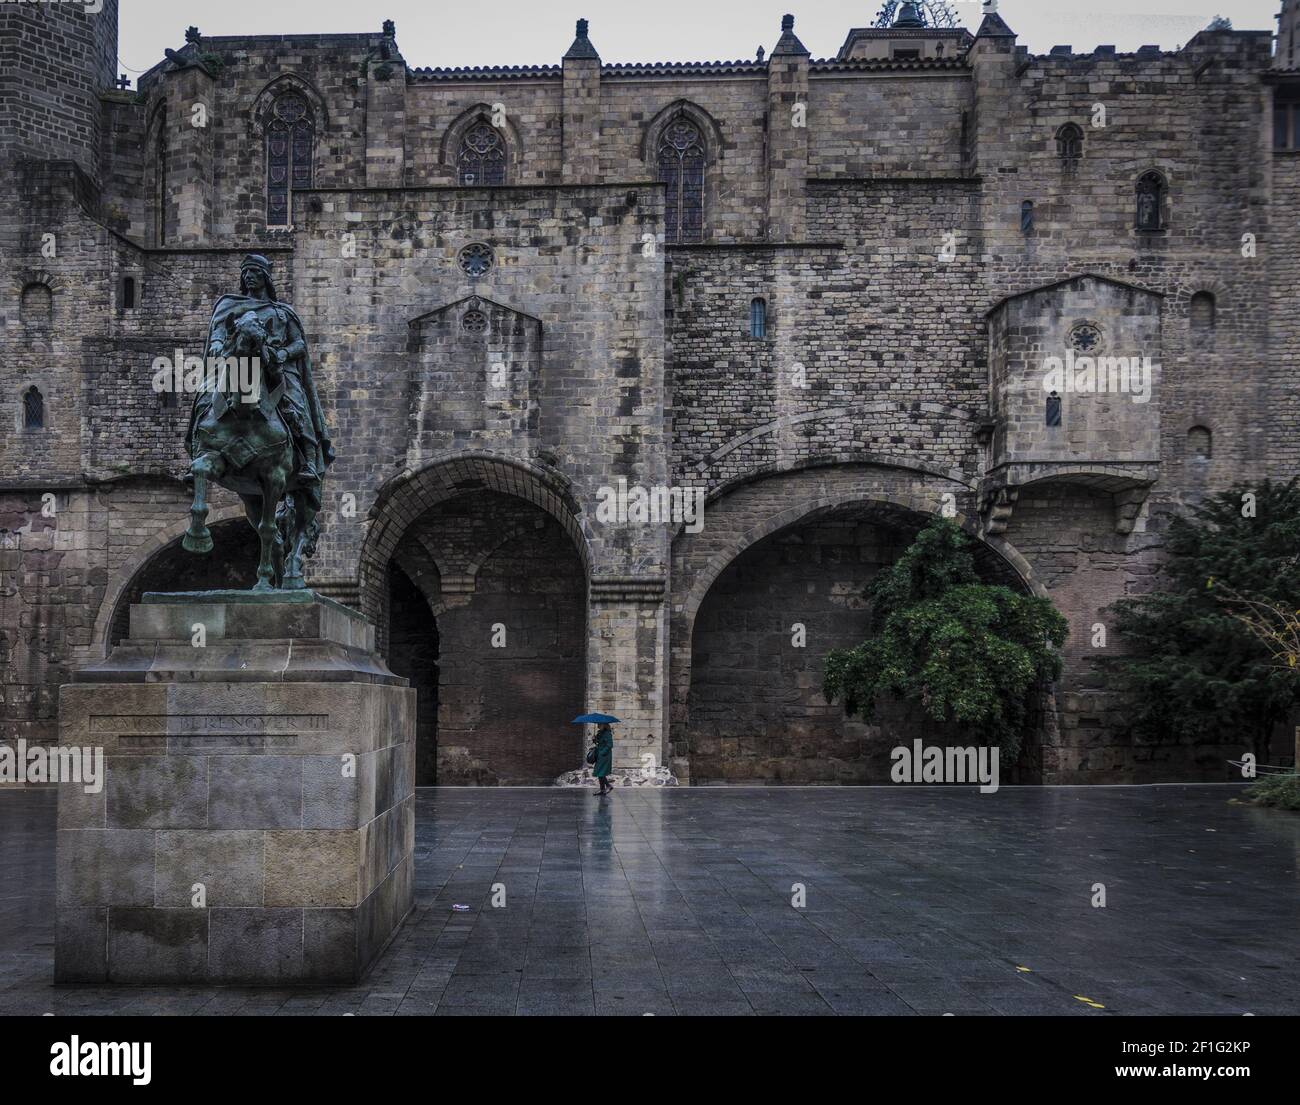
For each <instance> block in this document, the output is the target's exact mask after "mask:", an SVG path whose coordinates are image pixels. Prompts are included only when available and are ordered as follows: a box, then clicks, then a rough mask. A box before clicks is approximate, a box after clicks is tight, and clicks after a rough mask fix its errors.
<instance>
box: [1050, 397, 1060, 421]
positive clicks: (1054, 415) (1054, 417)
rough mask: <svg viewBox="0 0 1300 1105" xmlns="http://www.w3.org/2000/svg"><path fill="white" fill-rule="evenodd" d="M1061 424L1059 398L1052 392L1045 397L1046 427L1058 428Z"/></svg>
mask: <svg viewBox="0 0 1300 1105" xmlns="http://www.w3.org/2000/svg"><path fill="white" fill-rule="evenodd" d="M1060 424H1061V397H1060V396H1059V395H1057V394H1056V392H1052V393H1051V394H1050V395H1049V396H1048V397H1047V425H1049V426H1059V425H1060Z"/></svg>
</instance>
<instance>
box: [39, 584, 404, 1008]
mask: <svg viewBox="0 0 1300 1105" xmlns="http://www.w3.org/2000/svg"><path fill="white" fill-rule="evenodd" d="M168 605H172V604H170V603H169V604H168ZM260 608H261V609H263V610H267V609H271V610H274V609H275V607H274V606H272V607H265V606H263V607H260ZM175 609H177V610H179V611H180V612H181V613H180V616H179V618H178V619H167V618H164V619H151V618H149V617H147V616H145V615H141V616H139V617H137V618H135V619H134V624H136V625H137V626H138V627H141V628H143V627H146V626H149V627H152V628H153V629H155V630H156V631H158V632H167V633H181V632H184V631H185V627H186V626H187V625H189V624H191V622H192V619H193V617H194V616H195V614H194V611H193V610H189V609H187V608H185V607H184V606H176V607H175ZM279 609H280V610H281V611H282V612H283V613H284V615H285V617H284V619H283V621H282V622H281V623H280V624H278V625H276V624H274V622H271V623H267V622H266V621H265V620H263V621H261V622H259V623H257V624H258V626H261V627H266V626H268V624H269V626H270V628H271V629H272V631H273V632H274V633H275V634H276V636H275V637H274V638H273V639H277V640H283V641H284V642H285V643H286V646H287V647H290V648H291V647H293V646H294V645H295V644H296V643H297V639H296V638H294V637H292V636H291V635H289V634H290V632H291V631H294V630H298V629H302V628H304V627H305V628H307V629H308V630H309V631H311V632H321V631H322V629H321V627H322V626H323V625H325V624H326V622H324V621H323V620H316V621H311V620H310V619H309V620H308V621H304V620H303V618H302V609H303V606H302V605H301V603H299V602H294V603H285V604H280V607H279ZM331 616H333V615H331ZM340 617H341V618H343V619H345V620H351V621H359V620H360V619H359V616H358V615H356V614H354V613H351V612H348V611H344V612H343V613H342V614H341V615H340ZM215 620H216V621H219V622H220V623H221V624H223V625H225V626H226V627H227V628H229V627H230V625H231V624H232V621H233V619H232V618H231V617H230V610H229V609H228V608H222V610H221V611H220V613H218V614H217V616H216V619H215ZM330 632H331V633H332V634H333V635H334V636H336V637H337V636H339V635H340V633H339V632H336V631H334V630H331V631H330ZM348 633H349V634H350V633H351V630H349V631H348ZM313 639H314V640H319V639H320V638H313ZM353 639H355V640H365V639H366V634H365V633H364V632H358V633H356V634H355V635H354V636H353ZM132 640H133V642H134V644H135V646H137V647H139V648H141V649H142V650H143V651H149V650H150V649H152V650H154V651H157V650H158V649H159V648H160V647H161V645H162V644H163V643H165V639H150V638H143V637H140V638H133V639H132ZM246 641H247V645H248V649H247V653H246V655H247V657H248V659H249V661H250V664H251V663H255V662H257V661H259V660H265V659H266V658H267V657H268V656H270V655H272V654H271V653H270V652H269V651H268V650H267V649H265V648H264V647H262V646H263V645H264V644H265V642H264V641H262V640H261V639H257V638H253V637H248V638H246ZM193 651H194V652H195V653H200V652H201V651H202V650H201V649H194V650H193ZM348 655H350V653H349V652H346V651H345V652H340V653H338V654H336V659H337V660H338V662H339V667H338V672H339V673H340V674H343V673H346V672H347V670H348V669H347V668H346V666H344V665H345V664H346V660H347V657H348ZM132 657H133V653H132V651H131V650H130V649H127V650H126V651H125V654H123V652H121V651H116V652H114V653H113V655H112V656H110V657H109V658H108V660H106V661H104V662H103V663H101V664H100V665H98V666H97V668H96V671H97V672H99V673H107V674H115V675H118V676H121V677H122V678H121V679H120V680H118V681H116V682H110V683H106V684H97V683H92V682H86V681H79V682H78V683H76V684H74V685H72V686H70V687H69V688H67V690H68V692H69V693H67V694H66V695H65V696H64V699H63V724H64V728H65V731H66V733H67V739H68V740H69V741H71V740H74V739H77V740H81V741H85V742H89V743H94V742H95V741H97V740H98V739H99V738H101V737H103V738H104V739H105V741H106V742H111V747H112V750H113V752H112V754H111V755H109V756H108V757H107V758H106V774H107V778H106V782H105V787H104V795H105V796H106V797H105V799H104V800H103V801H102V802H96V801H95V800H94V796H93V795H87V794H85V793H84V790H83V788H82V787H81V785H80V784H77V783H64V784H61V785H60V796H59V801H60V818H59V820H60V828H59V850H58V901H59V910H60V915H61V916H60V925H59V935H58V939H57V943H56V954H55V958H56V968H57V973H58V976H59V977H60V978H61V979H91V980H102V981H109V982H164V981H165V982H177V981H189V982H243V983H263V984H268V985H269V984H284V983H289V982H293V981H316V982H319V981H347V980H355V979H357V978H359V977H360V976H361V975H362V974H363V973H364V972H365V970H366V968H367V967H368V966H369V964H370V962H371V961H372V959H373V958H374V956H375V955H376V954H378V952H379V951H380V950H381V949H382V948H383V946H384V945H385V944H386V943H387V941H388V940H389V939H390V938H391V936H392V934H393V932H394V930H395V928H396V926H397V925H399V924H400V923H401V921H402V919H403V918H404V917H405V916H406V914H407V913H408V912H409V910H410V908H411V902H412V886H411V879H410V870H411V867H410V861H411V857H412V854H413V851H414V846H415V840H414V815H413V787H412V779H413V770H412V769H413V763H414V749H413V747H412V743H413V740H414V724H413V723H414V703H413V701H412V699H413V697H414V692H413V691H412V690H410V689H409V688H406V687H404V686H401V685H400V684H401V683H402V682H403V681H402V680H401V679H400V678H398V677H396V676H394V675H392V673H391V672H389V671H388V670H387V668H386V667H385V666H384V664H383V662H382V661H381V660H380V659H379V658H378V657H377V656H375V655H374V654H373V653H369V654H365V655H364V656H361V657H360V658H359V659H358V661H357V663H356V665H355V667H354V668H353V669H352V671H353V675H354V676H355V682H347V681H345V680H344V679H343V678H330V679H328V680H327V681H324V682H318V683H313V682H308V681H301V680H299V681H296V682H284V681H280V680H275V679H269V678H268V677H269V676H271V675H272V673H271V672H268V671H266V670H265V669H261V668H258V667H252V666H250V668H249V669H247V672H246V674H247V675H248V676H249V678H248V679H246V680H243V681H230V682H223V681H219V680H214V679H211V678H207V677H204V678H200V679H191V678H189V676H190V675H191V674H192V673H188V672H186V671H185V670H184V669H182V668H181V667H179V666H173V667H169V668H168V669H167V673H168V674H170V678H171V681H170V682H166V683H163V682H161V681H162V680H163V679H164V673H162V672H160V670H159V669H157V668H151V669H149V670H148V671H146V670H143V669H141V668H139V667H137V666H136V665H135V664H134V662H133V659H132ZM119 659H122V660H123V663H122V667H120V668H118V667H116V666H115V665H116V664H117V662H118V660H119ZM376 676H378V677H379V678H378V679H376ZM101 690H102V693H96V692H97V691H101ZM381 764H382V765H384V766H383V767H382V768H379V766H378V765H381ZM64 914H66V916H64ZM308 916H310V917H314V918H315V919H314V920H312V921H310V922H309V921H308V920H307V917H308ZM97 949H98V950H97Z"/></svg>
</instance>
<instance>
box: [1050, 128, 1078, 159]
mask: <svg viewBox="0 0 1300 1105" xmlns="http://www.w3.org/2000/svg"><path fill="white" fill-rule="evenodd" d="M1056 156H1057V157H1059V158H1060V159H1061V160H1062V161H1065V162H1067V163H1068V162H1072V161H1078V160H1079V158H1081V157H1082V156H1083V131H1082V130H1080V129H1079V126H1078V124H1077V123H1066V124H1065V126H1063V127H1062V128H1061V129H1060V130H1058V131H1057V132H1056Z"/></svg>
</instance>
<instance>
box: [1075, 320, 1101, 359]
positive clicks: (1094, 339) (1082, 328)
mask: <svg viewBox="0 0 1300 1105" xmlns="http://www.w3.org/2000/svg"><path fill="white" fill-rule="evenodd" d="M1069 342H1070V348H1071V349H1073V350H1074V351H1075V352H1076V353H1078V354H1079V355H1080V356H1086V357H1092V356H1095V355H1096V354H1098V353H1100V352H1101V350H1102V346H1103V338H1102V333H1101V327H1099V326H1098V325H1097V324H1096V323H1095V322H1076V323H1075V324H1074V325H1073V326H1071V327H1070V336H1069Z"/></svg>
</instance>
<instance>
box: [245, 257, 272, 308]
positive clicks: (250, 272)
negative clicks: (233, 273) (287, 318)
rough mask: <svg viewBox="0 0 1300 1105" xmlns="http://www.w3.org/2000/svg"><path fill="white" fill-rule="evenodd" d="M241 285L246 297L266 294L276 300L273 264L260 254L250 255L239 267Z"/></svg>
mask: <svg viewBox="0 0 1300 1105" xmlns="http://www.w3.org/2000/svg"><path fill="white" fill-rule="evenodd" d="M239 285H240V288H241V289H242V291H243V293H244V294H245V295H260V294H261V293H262V292H265V293H266V296H267V298H269V299H275V297H276V296H275V285H274V284H272V283H271V262H270V261H268V260H267V259H266V258H265V257H263V256H262V255H261V254H260V253H250V254H249V255H248V256H247V257H245V258H244V261H243V263H242V264H241V265H240V266H239Z"/></svg>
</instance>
